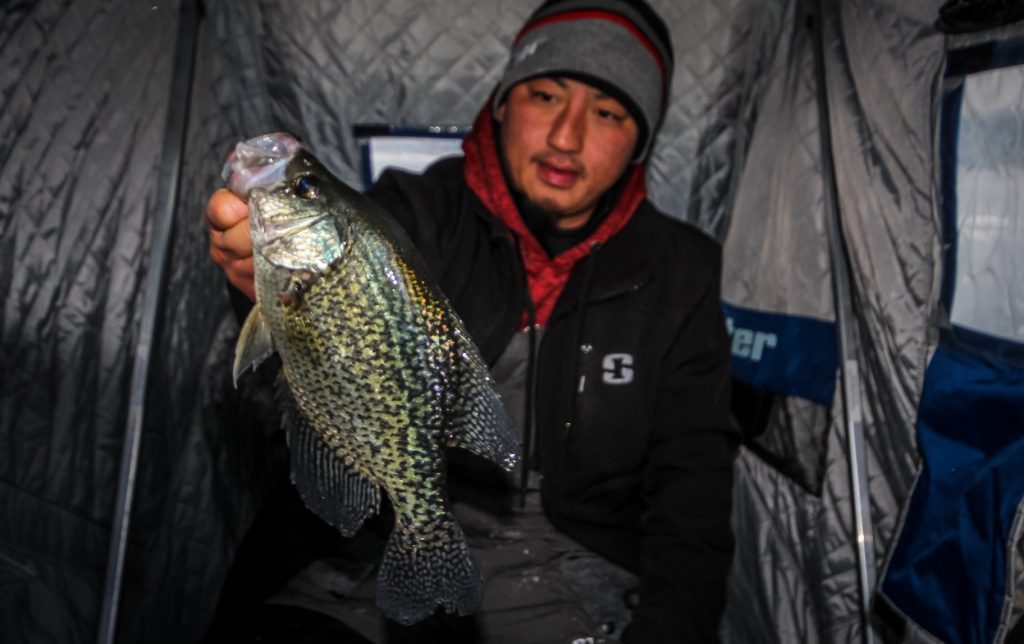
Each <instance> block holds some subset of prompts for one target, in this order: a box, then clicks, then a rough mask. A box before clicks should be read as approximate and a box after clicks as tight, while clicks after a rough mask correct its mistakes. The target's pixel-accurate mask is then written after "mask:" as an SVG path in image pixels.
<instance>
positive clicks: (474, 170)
mask: <svg viewBox="0 0 1024 644" xmlns="http://www.w3.org/2000/svg"><path fill="white" fill-rule="evenodd" d="M490 105H491V102H490V101H488V102H487V103H485V106H484V109H482V110H481V111H480V114H479V115H478V116H477V119H476V123H474V124H473V131H472V132H471V133H470V134H469V135H468V136H467V137H466V139H465V140H464V141H463V144H462V149H463V152H464V153H465V155H466V163H465V177H466V183H467V184H468V185H469V187H470V189H471V190H472V191H473V193H474V194H475V195H476V196H477V197H478V198H479V199H480V201H481V202H482V203H483V204H484V206H485V207H486V208H487V210H489V211H490V212H491V213H492V214H493V215H494V216H495V217H497V218H498V219H499V220H500V221H501V222H502V223H504V224H505V226H507V227H508V229H509V230H511V231H512V233H513V234H514V235H515V236H516V238H517V239H518V241H519V249H520V253H521V255H522V259H523V265H524V267H525V269H526V280H527V285H528V288H529V291H530V297H531V298H532V299H533V304H534V310H535V322H536V324H539V325H542V326H543V325H544V324H546V323H547V321H548V318H549V317H550V315H551V312H552V310H553V309H554V307H555V303H556V302H557V301H558V298H559V296H560V295H561V293H562V290H563V289H564V288H565V284H566V282H567V281H568V279H569V273H570V271H571V270H572V268H573V266H575V265H576V263H577V262H578V261H580V260H581V259H583V258H584V257H586V256H587V255H589V254H590V253H591V251H592V250H593V249H594V248H597V247H598V246H600V245H603V244H605V243H606V242H607V241H608V240H610V239H611V238H612V237H614V236H615V235H616V234H618V233H619V231H621V230H622V228H623V227H624V226H625V225H626V224H627V223H628V222H629V220H630V219H631V218H632V217H633V215H634V213H636V210H637V207H638V206H639V205H640V204H641V203H642V202H643V201H644V199H646V197H647V189H646V185H645V181H644V179H645V174H646V165H645V164H643V163H637V164H634V165H632V166H631V167H630V169H629V170H627V172H629V177H628V178H627V179H626V184H625V186H624V187H623V190H622V194H621V195H620V196H619V200H618V203H616V204H615V206H614V207H613V208H612V211H611V212H610V213H608V216H607V217H605V219H604V221H602V222H601V224H600V225H599V226H598V227H597V228H596V229H595V230H594V232H593V233H591V235H590V236H589V237H587V238H586V239H585V240H583V241H581V242H580V243H579V244H577V245H576V246H573V247H572V248H570V249H569V250H566V251H565V252H563V253H560V254H559V255H557V256H555V257H548V255H547V253H546V252H545V251H544V249H543V247H542V246H541V244H540V242H539V241H537V238H536V237H534V235H533V233H532V232H530V230H529V228H527V226H526V223H525V222H524V221H523V218H522V216H521V215H520V213H519V210H518V209H517V208H516V204H515V200H514V199H513V198H512V193H511V192H510V191H509V188H508V184H507V183H506V181H505V175H504V173H503V172H502V168H501V159H500V157H499V156H498V148H497V143H496V141H495V139H494V123H493V121H492V117H491V109H490ZM526 322H528V321H524V323H526Z"/></svg>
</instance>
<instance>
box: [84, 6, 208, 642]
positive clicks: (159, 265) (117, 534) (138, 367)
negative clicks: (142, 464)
mask: <svg viewBox="0 0 1024 644" xmlns="http://www.w3.org/2000/svg"><path fill="white" fill-rule="evenodd" d="M198 3H199V0H180V2H179V3H178V13H179V18H178V34H177V41H176V44H175V51H174V60H173V66H172V68H171V89H170V94H169V96H168V107H167V121H166V123H165V127H164V140H163V146H162V150H161V157H160V168H159V171H158V174H157V194H156V209H155V211H154V213H153V234H152V237H151V238H150V248H149V268H148V271H147V275H146V282H145V284H146V286H145V288H146V292H145V299H144V301H143V305H142V306H143V308H142V316H141V320H140V322H139V333H138V341H137V343H136V347H135V362H134V364H133V367H132V380H131V385H130V389H129V399H128V416H127V420H126V423H125V425H126V427H125V434H124V447H123V450H122V453H121V469H120V475H119V479H118V489H117V505H116V506H115V510H114V516H113V523H112V528H111V537H110V550H109V554H108V556H107V572H106V582H105V585H104V590H103V605H102V608H101V611H102V612H101V614H100V626H99V633H98V636H97V642H98V643H99V644H113V642H114V640H115V637H116V633H117V618H118V609H119V605H120V598H121V586H122V581H123V577H124V565H125V554H126V551H127V546H128V528H129V523H130V520H131V513H132V500H133V497H134V492H135V479H136V473H137V471H138V464H139V447H140V444H141V438H142V428H143V421H144V416H145V406H146V388H147V384H148V380H149V367H150V358H151V355H152V350H153V342H154V335H155V329H156V325H157V321H158V318H159V314H160V304H161V299H162V297H161V295H162V293H161V291H162V289H163V285H164V276H165V273H166V264H167V256H168V254H169V250H170V242H171V233H172V230H173V223H174V210H175V205H176V201H177V196H178V187H179V183H180V173H181V159H182V156H183V149H184V146H185V134H186V126H187V121H188V107H189V100H190V94H191V88H192V77H193V69H194V68H193V64H194V60H195V48H196V40H197V31H198V25H199V7H198Z"/></svg>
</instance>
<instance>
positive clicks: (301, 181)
mask: <svg viewBox="0 0 1024 644" xmlns="http://www.w3.org/2000/svg"><path fill="white" fill-rule="evenodd" d="M292 191H293V192H294V193H295V194H296V196H298V197H299V198H300V199H314V198H316V196H317V195H318V194H320V182H319V181H317V179H316V177H312V176H310V175H308V174H307V175H302V176H301V177H297V178H296V179H295V181H293V182H292Z"/></svg>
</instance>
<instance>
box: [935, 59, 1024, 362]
mask: <svg viewBox="0 0 1024 644" xmlns="http://www.w3.org/2000/svg"><path fill="white" fill-rule="evenodd" d="M1000 47H1001V50H1000V51H993V50H992V47H991V46H988V47H985V48H983V50H981V51H979V50H977V49H973V50H972V49H969V50H964V51H963V52H962V53H961V54H960V56H959V58H954V57H951V60H950V69H951V71H953V72H954V75H953V76H952V77H951V78H950V82H949V84H948V85H947V87H948V91H947V94H946V98H945V102H944V106H943V121H944V127H943V133H942V151H943V155H942V157H943V190H944V195H943V196H944V198H943V208H944V214H945V228H946V232H945V235H946V242H947V243H946V253H947V254H946V258H945V271H946V274H945V281H944V293H943V296H944V297H943V299H944V302H945V305H946V308H947V310H948V311H949V317H950V322H951V324H952V326H953V328H954V329H955V331H956V336H957V339H958V340H959V341H960V342H961V343H963V342H966V343H968V344H972V345H975V348H979V349H981V350H983V351H984V350H989V349H991V348H992V347H993V346H997V345H1004V344H1005V342H1006V341H1010V342H1011V343H1012V344H1014V345H1017V346H1018V347H1022V348H1024V255H1022V253H1021V249H1022V248H1024V41H1011V42H1009V43H1002V44H1001V45H1000ZM954 56H955V55H954ZM982 59H986V60H987V61H988V65H989V67H988V68H983V67H981V62H980V61H981V60H982Z"/></svg>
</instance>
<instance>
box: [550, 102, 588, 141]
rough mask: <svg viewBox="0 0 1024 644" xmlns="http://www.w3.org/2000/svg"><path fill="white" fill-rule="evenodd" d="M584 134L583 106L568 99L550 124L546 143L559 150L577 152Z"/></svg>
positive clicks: (584, 117) (584, 115)
mask: <svg viewBox="0 0 1024 644" xmlns="http://www.w3.org/2000/svg"><path fill="white" fill-rule="evenodd" d="M586 135H587V122H586V113H585V110H584V107H583V105H582V104H580V102H578V101H569V102H568V103H566V104H565V107H564V108H563V109H562V111H561V112H560V113H559V114H558V117H557V118H556V119H555V121H554V122H553V123H552V124H551V132H550V133H549V134H548V145H550V146H551V147H553V148H555V149H556V150H558V151H560V152H579V151H580V150H582V149H583V141H584V139H585V138H586Z"/></svg>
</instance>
